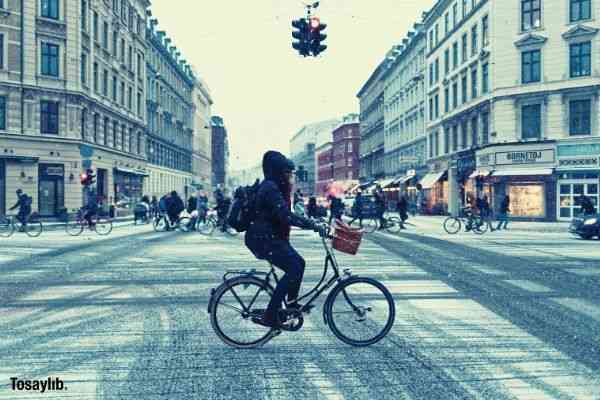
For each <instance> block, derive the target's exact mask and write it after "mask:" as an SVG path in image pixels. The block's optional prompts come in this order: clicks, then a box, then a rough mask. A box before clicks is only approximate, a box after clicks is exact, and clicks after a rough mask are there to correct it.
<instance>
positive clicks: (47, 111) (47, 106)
mask: <svg viewBox="0 0 600 400" xmlns="http://www.w3.org/2000/svg"><path fill="white" fill-rule="evenodd" d="M40 125H41V126H40V131H41V133H44V134H48V135H58V103H57V102H54V101H42V102H41V103H40Z"/></svg>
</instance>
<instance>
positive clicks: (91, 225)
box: [65, 208, 113, 236]
mask: <svg viewBox="0 0 600 400" xmlns="http://www.w3.org/2000/svg"><path fill="white" fill-rule="evenodd" d="M85 213H86V210H85V208H80V209H79V210H78V211H77V214H76V216H75V220H74V221H69V222H67V223H66V224H65V230H66V231H67V233H68V234H69V235H71V236H79V235H81V234H82V233H83V231H84V230H85V228H86V227H87V228H88V229H89V230H90V231H94V232H96V233H97V234H98V235H100V236H107V235H109V234H110V233H111V232H112V229H113V223H112V220H111V219H110V218H107V217H105V216H101V215H98V214H95V215H92V216H91V217H90V219H89V221H88V220H87V219H85Z"/></svg>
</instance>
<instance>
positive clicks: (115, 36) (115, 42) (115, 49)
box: [112, 31, 119, 57]
mask: <svg viewBox="0 0 600 400" xmlns="http://www.w3.org/2000/svg"><path fill="white" fill-rule="evenodd" d="M118 46H119V32H117V31H113V37H112V50H113V56H115V57H117V55H118V54H119V47H118Z"/></svg>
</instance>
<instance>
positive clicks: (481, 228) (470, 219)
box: [443, 214, 488, 235]
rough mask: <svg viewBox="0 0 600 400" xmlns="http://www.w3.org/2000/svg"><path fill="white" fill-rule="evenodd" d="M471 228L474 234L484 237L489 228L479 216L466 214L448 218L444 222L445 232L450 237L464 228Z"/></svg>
mask: <svg viewBox="0 0 600 400" xmlns="http://www.w3.org/2000/svg"><path fill="white" fill-rule="evenodd" d="M463 225H464V226H465V228H468V227H470V228H471V230H472V231H473V232H475V233H476V234H478V235H483V234H484V233H485V232H487V229H488V226H487V224H486V223H485V220H484V219H483V218H481V216H479V215H475V214H471V215H469V214H466V215H462V216H459V217H452V216H450V217H448V218H446V219H445V220H444V224H443V226H444V230H445V231H446V233H448V234H450V235H454V234H456V233H458V232H460V231H461V229H462V226H463Z"/></svg>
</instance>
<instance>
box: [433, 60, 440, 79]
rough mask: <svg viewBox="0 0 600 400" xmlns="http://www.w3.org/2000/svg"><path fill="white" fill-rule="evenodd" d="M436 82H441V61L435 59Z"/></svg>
mask: <svg viewBox="0 0 600 400" xmlns="http://www.w3.org/2000/svg"><path fill="white" fill-rule="evenodd" d="M434 65H435V81H436V82H438V81H439V80H440V59H439V58H436V59H435V64H434Z"/></svg>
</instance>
